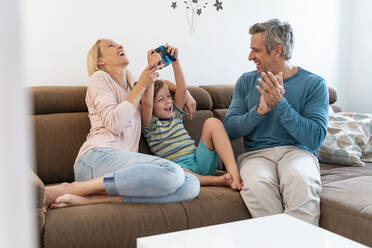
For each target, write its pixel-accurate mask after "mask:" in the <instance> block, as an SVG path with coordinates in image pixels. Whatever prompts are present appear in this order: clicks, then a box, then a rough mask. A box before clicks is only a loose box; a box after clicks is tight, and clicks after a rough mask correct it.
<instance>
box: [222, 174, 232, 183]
mask: <svg viewBox="0 0 372 248" xmlns="http://www.w3.org/2000/svg"><path fill="white" fill-rule="evenodd" d="M223 177H224V179H225V185H226V186H231V184H232V183H233V178H232V176H231V174H230V173H226V174H225V175H223Z"/></svg>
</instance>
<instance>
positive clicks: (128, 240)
mask: <svg viewBox="0 0 372 248" xmlns="http://www.w3.org/2000/svg"><path fill="white" fill-rule="evenodd" d="M247 218H250V214H249V212H248V210H247V208H246V207H245V205H244V202H243V201H242V199H241V197H240V194H239V193H238V192H236V191H233V190H231V189H229V188H225V187H202V188H201V192H200V194H199V196H198V197H197V198H196V199H195V200H193V201H189V202H181V203H167V204H158V203H157V204H155V203H154V204H143V203H130V204H120V203H119V204H118V203H103V204H93V205H86V206H75V207H67V208H61V209H52V210H49V211H48V212H47V216H46V224H45V231H44V245H45V247H48V248H53V247H70V248H73V247H79V248H80V247H97V248H98V247H111V248H115V247H133V248H134V247H136V238H137V237H144V236H149V235H154V234H160V233H166V232H174V231H179V230H184V229H188V228H194V227H199V226H206V225H212V224H219V223H225V222H231V221H237V220H242V219H247Z"/></svg>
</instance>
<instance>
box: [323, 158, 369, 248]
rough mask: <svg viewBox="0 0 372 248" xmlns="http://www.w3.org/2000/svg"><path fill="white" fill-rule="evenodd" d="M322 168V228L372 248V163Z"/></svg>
mask: <svg viewBox="0 0 372 248" xmlns="http://www.w3.org/2000/svg"><path fill="white" fill-rule="evenodd" d="M321 167H323V168H322V173H321V174H322V182H323V188H322V192H321V203H320V206H321V218H320V225H321V227H323V228H326V229H328V230H330V231H332V232H335V233H337V234H340V235H342V236H345V237H348V238H351V239H353V240H355V241H357V242H360V243H362V244H365V245H368V246H372V236H371V235H367V234H368V233H372V225H371V224H370V223H371V222H372V197H371V196H372V163H366V166H365V167H359V168H358V167H345V166H337V165H325V166H321Z"/></svg>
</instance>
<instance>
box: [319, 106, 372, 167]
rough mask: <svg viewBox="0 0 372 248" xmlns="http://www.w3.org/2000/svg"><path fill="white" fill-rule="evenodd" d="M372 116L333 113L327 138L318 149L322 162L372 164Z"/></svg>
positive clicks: (357, 164) (330, 117)
mask: <svg viewBox="0 0 372 248" xmlns="http://www.w3.org/2000/svg"><path fill="white" fill-rule="evenodd" d="M371 136H372V115H371V114H358V113H345V112H343V113H333V114H330V115H329V122H328V131H327V136H326V138H325V140H324V142H323V144H322V146H321V147H320V148H319V149H318V157H319V160H320V161H321V162H329V163H337V164H344V165H354V166H364V161H369V162H372V139H371Z"/></svg>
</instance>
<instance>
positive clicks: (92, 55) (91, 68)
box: [87, 39, 134, 88]
mask: <svg viewBox="0 0 372 248" xmlns="http://www.w3.org/2000/svg"><path fill="white" fill-rule="evenodd" d="M102 40H103V39H99V40H97V41H96V43H94V45H93V46H92V48H91V49H90V50H89V52H88V56H87V69H88V75H89V77H91V76H92V75H93V73H95V72H96V71H104V69H103V68H100V67H99V66H98V64H97V60H98V58H100V57H101V56H102V53H101V49H100V47H99V43H100V42H101V41H102ZM125 76H126V79H127V82H128V85H129V87H130V88H133V83H134V82H133V81H134V78H133V76H132V73H130V71H128V70H126V75H125Z"/></svg>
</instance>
